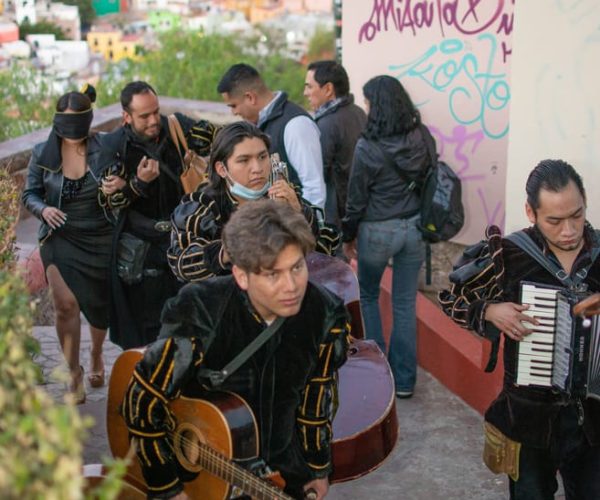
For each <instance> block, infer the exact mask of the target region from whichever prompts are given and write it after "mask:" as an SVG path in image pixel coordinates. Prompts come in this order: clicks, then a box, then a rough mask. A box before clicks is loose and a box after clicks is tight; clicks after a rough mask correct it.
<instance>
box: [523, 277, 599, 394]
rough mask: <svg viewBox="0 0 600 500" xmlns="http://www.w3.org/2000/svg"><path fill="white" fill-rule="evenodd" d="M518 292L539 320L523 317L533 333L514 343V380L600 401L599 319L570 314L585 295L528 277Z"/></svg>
mask: <svg viewBox="0 0 600 500" xmlns="http://www.w3.org/2000/svg"><path fill="white" fill-rule="evenodd" d="M520 294H521V303H522V304H524V305H525V304H527V305H529V306H530V307H529V309H528V310H527V311H524V314H526V315H528V316H533V317H535V318H536V319H537V321H538V324H537V325H535V324H533V323H526V322H524V326H526V327H527V328H530V329H531V330H532V331H533V333H531V334H530V335H528V336H526V337H525V338H524V339H523V340H522V341H521V342H519V344H518V354H517V376H516V383H517V384H518V385H525V386H539V387H552V388H553V389H554V390H556V391H558V392H562V393H565V394H566V395H568V396H581V397H592V398H596V399H599V400H600V321H598V320H597V318H598V316H594V317H593V318H592V320H591V322H590V321H589V320H585V321H584V318H583V317H581V316H575V315H573V313H572V306H573V305H574V304H576V303H577V302H579V301H580V300H581V299H582V298H583V297H585V296H586V295H585V294H582V293H578V292H573V291H571V290H569V289H567V288H561V287H553V286H549V285H543V284H538V283H532V282H527V281H524V282H521V285H520Z"/></svg>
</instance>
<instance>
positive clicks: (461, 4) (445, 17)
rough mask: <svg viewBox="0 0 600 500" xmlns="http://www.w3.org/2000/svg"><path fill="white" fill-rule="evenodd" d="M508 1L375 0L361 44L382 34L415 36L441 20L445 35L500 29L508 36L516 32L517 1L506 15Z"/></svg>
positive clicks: (441, 29) (362, 28)
mask: <svg viewBox="0 0 600 500" xmlns="http://www.w3.org/2000/svg"><path fill="white" fill-rule="evenodd" d="M505 5H506V4H505V0H496V2H495V3H493V2H492V1H491V0H486V1H485V2H484V1H483V0H466V1H464V0H373V6H372V10H371V15H370V17H369V20H368V21H366V22H365V23H363V24H362V26H361V28H360V30H359V32H358V42H359V43H362V42H363V41H364V40H366V41H368V42H370V41H372V40H373V39H374V38H375V37H376V36H377V34H378V33H380V32H381V31H389V29H390V27H392V25H393V28H392V29H394V30H395V31H397V32H399V33H403V32H404V31H405V30H410V32H411V33H412V34H413V35H416V34H417V30H418V29H421V28H431V26H432V25H433V24H434V22H435V21H436V20H437V23H438V25H439V29H440V32H441V34H442V36H446V33H445V30H446V29H447V28H449V27H452V28H454V29H455V30H457V31H458V32H459V33H462V34H465V35H473V34H477V33H481V32H483V31H486V30H488V28H490V27H492V26H496V33H501V32H503V33H504V34H506V35H508V34H510V33H511V32H512V27H513V13H512V8H513V5H514V0H512V2H511V4H510V5H508V6H507V8H508V9H510V11H508V12H504V9H505Z"/></svg>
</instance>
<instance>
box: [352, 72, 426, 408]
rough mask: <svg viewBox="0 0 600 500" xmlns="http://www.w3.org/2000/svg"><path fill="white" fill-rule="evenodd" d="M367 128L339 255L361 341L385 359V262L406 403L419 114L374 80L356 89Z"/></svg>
mask: <svg viewBox="0 0 600 500" xmlns="http://www.w3.org/2000/svg"><path fill="white" fill-rule="evenodd" d="M363 93H364V97H365V104H366V108H367V114H368V117H367V124H366V127H365V130H364V132H363V134H362V136H361V137H360V139H359V140H358V142H357V144H356V149H355V152H354V160H353V164H352V170H351V173H350V180H349V186H348V199H347V203H346V216H345V217H344V219H343V221H342V230H343V242H344V253H345V254H346V256H347V257H348V258H349V259H351V258H356V259H357V261H358V281H359V285H360V302H361V310H362V315H363V319H364V322H365V329H366V335H367V337H368V338H371V339H374V340H375V341H376V342H377V344H378V345H379V347H380V348H381V350H382V351H383V352H384V353H385V352H386V346H385V341H384V338H383V331H382V326H381V316H380V312H379V291H380V288H379V287H380V282H381V277H382V275H383V272H384V270H385V268H386V266H387V264H388V262H389V261H390V259H391V260H392V263H393V264H392V276H393V278H392V307H393V327H392V333H391V340H390V347H389V353H388V359H389V362H390V366H391V368H392V373H393V374H394V379H395V384H396V395H397V396H398V397H400V398H409V397H411V396H412V395H413V391H414V387H415V382H416V375H417V341H416V336H417V324H416V311H415V306H416V296H417V284H418V276H419V270H420V268H421V265H422V264H423V260H424V258H425V242H424V240H423V236H422V233H421V231H420V230H419V225H420V220H421V215H420V214H421V203H420V194H419V189H418V187H419V186H421V185H422V183H423V181H424V179H425V177H426V175H427V173H428V170H429V167H430V165H431V158H430V155H429V153H428V146H427V142H426V139H425V136H429V137H428V140H431V141H433V138H432V137H431V136H430V134H429V131H428V130H427V128H426V127H425V126H422V125H421V118H420V114H419V112H418V111H417V109H416V108H415V106H414V104H413V102H412V101H411V99H410V96H409V95H408V93H407V92H406V90H405V89H404V87H403V86H402V84H401V83H400V82H399V81H398V80H397V79H395V78H392V77H391V76H386V75H383V76H377V77H375V78H372V79H371V80H369V81H368V82H367V83H366V84H365V85H364V87H363Z"/></svg>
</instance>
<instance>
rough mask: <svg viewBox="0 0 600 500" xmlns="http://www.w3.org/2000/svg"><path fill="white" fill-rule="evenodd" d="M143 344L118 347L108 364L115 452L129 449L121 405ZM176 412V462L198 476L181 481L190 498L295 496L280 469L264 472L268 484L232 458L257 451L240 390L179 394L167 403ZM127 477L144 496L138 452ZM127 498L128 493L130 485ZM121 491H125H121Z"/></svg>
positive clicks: (279, 499)
mask: <svg viewBox="0 0 600 500" xmlns="http://www.w3.org/2000/svg"><path fill="white" fill-rule="evenodd" d="M142 355H143V350H130V351H125V352H124V353H122V354H121V355H120V356H119V358H118V359H117V361H116V362H115V365H114V366H113V369H112V374H111V377H110V384H109V388H108V412H107V423H106V425H107V430H108V441H109V444H110V449H111V451H112V453H113V455H114V456H115V457H118V458H125V457H126V456H127V455H128V453H129V454H130V447H131V443H130V441H129V434H128V431H127V427H126V425H125V421H124V419H123V417H121V415H120V414H119V411H118V409H119V406H120V404H121V401H123V398H124V396H125V391H126V390H127V385H128V383H129V380H130V379H131V376H132V375H133V369H134V367H135V365H136V363H137V362H138V361H139V360H140V359H141V358H142ZM170 408H171V410H172V411H173V413H174V414H175V416H176V419H177V423H178V425H177V428H176V429H175V431H174V433H173V436H172V438H173V448H174V451H175V455H176V457H177V460H178V461H179V463H180V464H181V465H182V466H183V467H184V468H185V469H186V470H188V471H190V472H197V473H198V475H197V476H196V478H195V479H194V480H192V481H190V482H187V483H185V492H186V493H187V495H188V496H189V497H190V498H191V499H192V500H195V499H198V500H200V499H206V500H224V499H226V498H235V497H236V496H240V495H241V494H242V493H244V494H246V495H250V496H251V497H252V498H256V499H257V500H293V499H292V497H291V496H289V495H287V494H285V493H284V492H283V490H282V488H283V487H284V485H285V483H284V481H283V478H281V476H279V475H278V474H273V475H271V476H269V477H268V479H269V481H271V482H272V483H274V484H271V483H269V482H267V481H265V480H263V479H261V478H259V477H257V476H255V475H254V474H252V473H251V472H249V471H247V470H246V469H244V468H243V467H241V466H240V465H238V464H237V463H235V462H234V461H233V460H236V461H239V462H245V461H251V460H253V459H256V458H257V457H258V447H259V444H258V443H259V441H258V427H257V425H256V420H255V418H254V415H253V413H252V410H251V409H250V407H249V406H248V404H247V403H246V402H245V401H244V400H243V399H242V398H241V397H239V396H237V395H236V394H233V393H229V392H219V391H215V392H212V393H210V394H209V395H208V396H207V397H206V399H195V398H187V397H180V398H178V399H175V400H173V401H172V402H171V403H170ZM126 481H127V482H128V483H130V485H133V486H134V487H135V489H136V490H138V491H139V493H140V494H142V495H143V496H142V497H140V498H145V494H146V493H145V491H144V489H145V488H144V478H143V476H142V471H141V468H140V466H139V462H138V460H137V458H134V459H133V460H131V464H130V467H129V469H128V472H127V477H126ZM126 491H127V494H126V498H136V497H132V496H130V495H132V489H131V487H130V488H129V489H128V490H126ZM124 497H125V496H124Z"/></svg>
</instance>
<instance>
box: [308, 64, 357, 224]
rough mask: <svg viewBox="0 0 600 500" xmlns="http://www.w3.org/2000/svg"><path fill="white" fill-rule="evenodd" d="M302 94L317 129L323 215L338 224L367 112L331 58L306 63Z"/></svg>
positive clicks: (343, 208)
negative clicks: (323, 187) (324, 196)
mask: <svg viewBox="0 0 600 500" xmlns="http://www.w3.org/2000/svg"><path fill="white" fill-rule="evenodd" d="M304 96H305V97H306V98H307V99H308V102H309V103H310V106H311V108H312V109H313V111H314V113H315V114H314V119H315V121H316V122H317V125H318V127H319V130H320V131H321V148H322V152H323V174H324V178H325V185H326V187H327V201H326V202H325V219H326V220H327V221H328V222H331V223H333V224H335V225H336V226H338V227H341V225H340V221H341V220H342V218H343V217H344V214H345V208H346V196H347V193H348V177H349V175H350V168H351V167H352V159H353V157H354V147H355V146H356V141H357V140H358V137H359V136H360V133H361V132H362V130H363V128H364V127H365V123H366V122H367V115H366V114H365V112H364V111H363V110H362V109H361V108H359V107H358V106H357V105H356V104H354V97H353V96H352V94H350V83H349V81H348V74H347V73H346V70H345V69H344V67H343V66H342V65H341V64H339V63H337V62H335V61H316V62H313V63H310V64H309V65H308V71H307V72H306V79H305V83H304Z"/></svg>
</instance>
